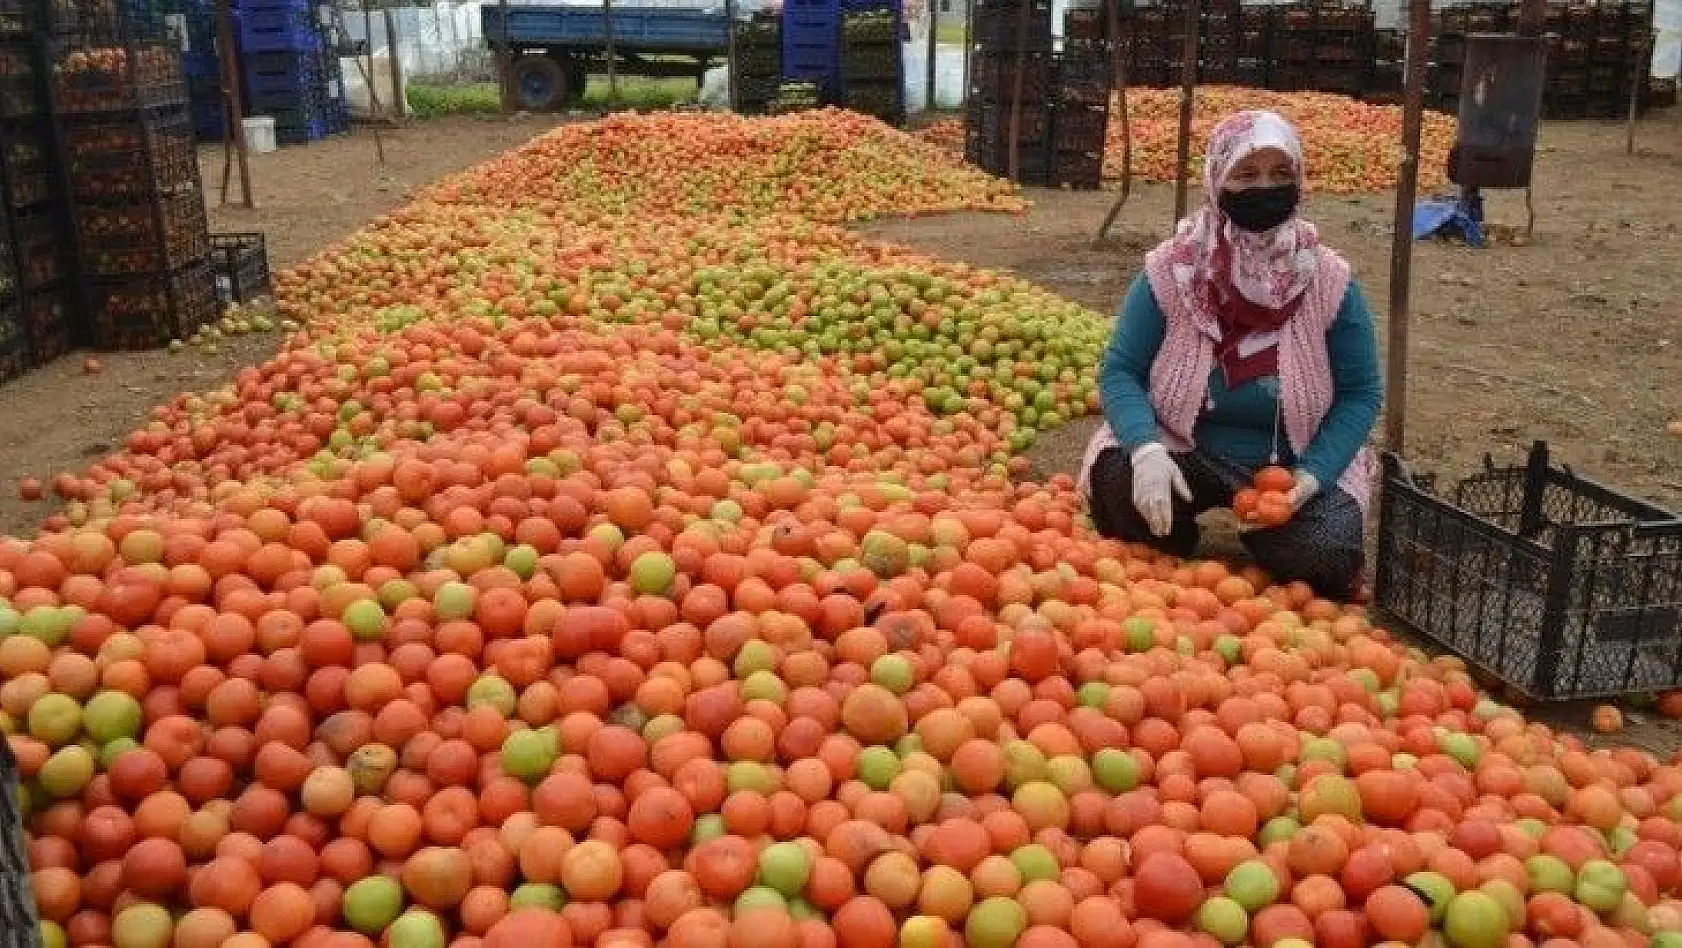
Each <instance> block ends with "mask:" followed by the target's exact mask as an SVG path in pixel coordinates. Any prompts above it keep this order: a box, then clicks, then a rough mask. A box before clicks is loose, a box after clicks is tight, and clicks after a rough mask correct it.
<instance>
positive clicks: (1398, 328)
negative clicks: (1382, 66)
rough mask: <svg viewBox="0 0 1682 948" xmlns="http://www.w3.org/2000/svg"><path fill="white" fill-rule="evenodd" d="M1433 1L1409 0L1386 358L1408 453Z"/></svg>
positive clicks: (1391, 426)
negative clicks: (1417, 202) (1413, 295)
mask: <svg viewBox="0 0 1682 948" xmlns="http://www.w3.org/2000/svg"><path fill="white" fill-rule="evenodd" d="M1430 41H1431V0H1409V6H1408V40H1407V74H1406V75H1405V76H1404V77H1403V81H1404V85H1403V92H1402V166H1401V168H1399V169H1398V170H1397V180H1396V216H1395V220H1394V221H1393V222H1392V232H1391V235H1390V334H1389V335H1390V338H1389V351H1388V353H1387V354H1386V355H1387V360H1386V368H1387V371H1386V372H1385V384H1386V389H1387V391H1386V392H1385V398H1384V405H1385V415H1384V446H1385V447H1386V448H1387V449H1388V450H1390V451H1393V452H1395V453H1396V454H1398V455H1399V454H1401V453H1403V448H1404V447H1405V446H1406V441H1407V438H1406V435H1407V368H1408V295H1409V291H1410V289H1411V286H1410V284H1411V280H1412V276H1413V203H1414V198H1415V196H1416V195H1417V193H1418V188H1419V131H1420V124H1421V118H1422V116H1421V113H1422V112H1424V108H1425V50H1426V45H1427V44H1428V43H1430Z"/></svg>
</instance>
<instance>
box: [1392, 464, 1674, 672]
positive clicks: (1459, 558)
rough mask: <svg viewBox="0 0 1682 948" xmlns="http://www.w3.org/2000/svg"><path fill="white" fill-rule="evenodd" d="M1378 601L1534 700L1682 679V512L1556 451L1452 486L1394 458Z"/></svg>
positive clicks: (1491, 469)
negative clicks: (1572, 464) (1583, 469)
mask: <svg viewBox="0 0 1682 948" xmlns="http://www.w3.org/2000/svg"><path fill="white" fill-rule="evenodd" d="M1374 592H1375V597H1376V603H1377V606H1378V607H1379V609H1381V610H1382V611H1383V612H1385V613H1387V614H1388V615H1389V616H1390V617H1391V618H1393V619H1394V620H1396V621H1397V622H1398V623H1399V624H1400V625H1402V626H1404V627H1406V628H1408V629H1409V630H1411V631H1413V632H1415V633H1417V634H1418V635H1420V636H1422V637H1424V638H1426V639H1429V640H1430V641H1431V642H1433V643H1435V644H1437V645H1439V646H1441V647H1443V648H1446V649H1448V650H1450V651H1452V652H1454V653H1455V654H1457V655H1459V656H1460V657H1462V658H1463V659H1465V660H1466V661H1467V663H1469V664H1471V665H1473V666H1475V667H1477V668H1478V669H1480V670H1482V671H1483V672H1484V673H1486V674H1488V675H1490V676H1492V677H1494V678H1496V679H1499V680H1500V681H1501V682H1503V683H1504V684H1505V685H1507V686H1508V687H1509V688H1512V689H1513V690H1514V691H1516V692H1517V693H1518V694H1520V695H1522V696H1525V697H1527V698H1531V699H1534V700H1542V701H1552V700H1568V699H1580V698H1609V697H1617V696H1621V695H1631V694H1642V693H1650V692H1656V691H1662V690H1665V689H1670V688H1675V687H1678V686H1679V685H1682V519H1678V517H1677V516H1676V514H1674V513H1671V512H1669V511H1666V510H1663V509H1661V508H1659V507H1656V506H1654V505H1652V504H1650V503H1647V502H1645V501H1642V500H1639V499H1636V498H1633V497H1630V496H1628V495H1626V494H1622V493H1619V492H1618V491H1615V490H1613V489H1611V488H1609V487H1605V486H1603V485H1601V484H1599V483H1596V482H1595V481H1592V480H1590V479H1588V478H1585V477H1582V476H1580V475H1578V474H1576V473H1574V472H1572V471H1571V470H1570V469H1569V468H1565V467H1560V466H1556V465H1553V464H1551V463H1550V461H1549V457H1548V449H1547V445H1545V444H1543V443H1540V442H1538V443H1537V444H1536V445H1535V446H1534V447H1533V448H1532V449H1531V452H1530V456H1529V458H1528V460H1527V462H1526V463H1525V464H1523V465H1518V466H1512V467H1500V468H1498V467H1496V466H1495V465H1494V463H1493V462H1492V461H1489V460H1488V459H1486V460H1485V464H1484V471H1483V472H1481V473H1479V474H1475V475H1472V476H1471V477H1468V478H1466V479H1465V480H1463V481H1461V482H1460V483H1459V484H1457V485H1455V487H1454V488H1453V490H1452V491H1451V492H1446V493H1440V492H1438V491H1437V489H1436V484H1435V482H1434V480H1433V479H1432V478H1429V477H1417V478H1416V477H1412V476H1410V475H1409V474H1408V472H1407V471H1406V469H1405V467H1404V466H1403V464H1402V462H1401V461H1400V460H1399V459H1397V458H1396V457H1394V456H1388V457H1386V458H1385V476H1384V494H1383V499H1382V501H1381V505H1380V514H1379V537H1378V573H1377V581H1376V582H1375V584H1374Z"/></svg>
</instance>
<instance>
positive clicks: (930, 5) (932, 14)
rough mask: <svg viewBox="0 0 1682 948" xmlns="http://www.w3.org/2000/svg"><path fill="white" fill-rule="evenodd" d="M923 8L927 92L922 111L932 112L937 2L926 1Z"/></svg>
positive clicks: (937, 42)
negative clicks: (925, 12) (926, 22)
mask: <svg viewBox="0 0 1682 948" xmlns="http://www.w3.org/2000/svg"><path fill="white" fill-rule="evenodd" d="M925 6H926V8H927V9H928V11H929V63H928V67H929V68H928V80H929V87H928V92H927V93H926V94H925V95H924V96H923V110H924V111H925V112H933V111H934V108H935V105H934V103H935V98H934V82H935V76H936V71H935V68H934V67H935V60H936V59H938V58H939V57H940V30H939V29H937V27H939V26H940V12H939V0H926V3H925Z"/></svg>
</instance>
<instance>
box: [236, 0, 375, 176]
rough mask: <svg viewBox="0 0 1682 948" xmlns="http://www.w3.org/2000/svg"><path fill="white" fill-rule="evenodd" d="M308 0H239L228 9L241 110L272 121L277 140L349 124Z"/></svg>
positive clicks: (320, 134)
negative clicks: (241, 86)
mask: <svg viewBox="0 0 1682 948" xmlns="http://www.w3.org/2000/svg"><path fill="white" fill-rule="evenodd" d="M321 11H322V7H321V6H320V5H319V4H318V3H315V2H313V0H240V2H239V4H238V6H237V7H236V8H235V10H234V16H235V20H236V22H237V25H238V33H239V36H238V41H239V47H240V60H241V63H242V64H243V65H244V67H245V111H246V112H247V113H248V114H251V115H267V116H270V117H272V118H273V119H274V120H275V139H276V140H277V141H278V142H279V143H280V144H282V145H297V144H303V143H305V142H313V141H319V140H320V139H323V138H326V137H327V136H328V135H335V134H338V133H340V132H343V131H346V130H347V129H348V128H349V127H350V113H349V110H348V108H347V106H346V104H345V96H344V77H343V75H341V74H340V72H339V60H338V57H337V56H336V55H333V54H332V50H331V43H329V42H328V37H327V36H326V31H324V30H323V29H322V16H321Z"/></svg>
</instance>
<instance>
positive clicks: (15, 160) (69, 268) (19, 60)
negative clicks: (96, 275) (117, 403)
mask: <svg viewBox="0 0 1682 948" xmlns="http://www.w3.org/2000/svg"><path fill="white" fill-rule="evenodd" d="M52 39H53V34H52V32H51V30H50V29H49V24H48V18H47V8H46V5H45V4H44V3H37V2H30V0H24V2H17V0H14V2H7V3H0V245H4V246H3V248H0V258H3V259H0V379H7V378H11V377H13V376H16V375H19V374H21V373H22V372H24V371H26V370H28V369H30V368H32V367H34V366H36V365H40V364H42V363H45V362H49V361H51V360H52V359H54V358H56V357H58V356H59V355H61V354H62V353H64V352H65V351H67V350H68V349H69V347H70V338H71V320H70V311H69V307H68V306H67V305H66V304H67V301H68V300H69V299H70V293H71V290H72V287H73V284H74V281H73V277H74V275H75V252H74V249H75V248H74V246H73V244H72V241H71V234H70V214H69V205H68V202H67V201H66V195H65V191H64V183H63V180H62V178H61V176H60V173H59V160H58V150H57V142H56V139H55V138H54V134H53V120H52V100H51V97H50V96H49V94H48V93H49V90H48V77H49V76H50V75H51V56H52V51H53V48H54V46H53V43H52V42H51V40H52Z"/></svg>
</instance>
